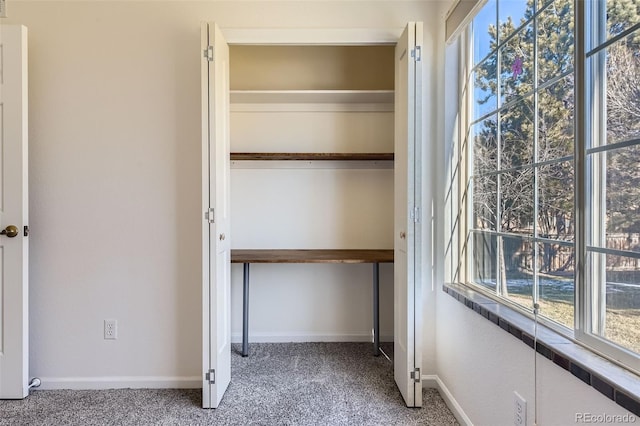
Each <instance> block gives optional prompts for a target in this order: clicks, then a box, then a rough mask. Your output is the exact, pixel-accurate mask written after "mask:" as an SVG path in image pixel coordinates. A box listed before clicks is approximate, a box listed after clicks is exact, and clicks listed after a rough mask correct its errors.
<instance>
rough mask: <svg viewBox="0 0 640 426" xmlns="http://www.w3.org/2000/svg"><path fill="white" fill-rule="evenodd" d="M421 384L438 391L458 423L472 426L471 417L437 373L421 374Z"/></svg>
mask: <svg viewBox="0 0 640 426" xmlns="http://www.w3.org/2000/svg"><path fill="white" fill-rule="evenodd" d="M421 378H422V385H423V386H424V387H426V388H434V389H437V390H438V392H440V396H441V397H442V399H443V400H444V402H445V403H446V404H447V407H449V409H450V410H451V412H452V413H453V415H454V416H455V418H456V420H458V423H460V424H461V425H467V426H473V423H472V422H471V419H470V418H469V417H468V416H467V415H466V413H465V412H464V410H463V409H462V407H461V406H460V404H458V401H456V399H455V398H454V397H453V394H452V393H451V392H450V391H449V388H447V386H446V385H445V384H444V382H443V381H442V380H440V377H438V375H437V374H423V375H422V376H421Z"/></svg>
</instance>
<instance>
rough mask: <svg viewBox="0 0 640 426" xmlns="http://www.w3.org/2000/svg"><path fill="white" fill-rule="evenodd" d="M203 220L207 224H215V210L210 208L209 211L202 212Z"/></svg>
mask: <svg viewBox="0 0 640 426" xmlns="http://www.w3.org/2000/svg"><path fill="white" fill-rule="evenodd" d="M204 220H206V221H207V222H209V223H215V222H216V215H215V209H213V208H210V209H209V210H207V211H206V212H204Z"/></svg>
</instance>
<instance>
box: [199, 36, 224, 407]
mask: <svg viewBox="0 0 640 426" xmlns="http://www.w3.org/2000/svg"><path fill="white" fill-rule="evenodd" d="M201 45H202V68H201V77H202V207H203V209H202V210H203V217H202V220H203V222H202V223H203V228H202V269H203V270H202V278H203V283H202V284H203V285H202V296H203V298H202V302H203V307H202V312H203V324H202V332H203V340H202V342H203V343H202V349H203V350H202V352H203V367H204V369H203V370H204V371H203V375H202V406H203V408H216V407H218V405H219V404H220V401H221V400H222V397H223V395H224V392H225V391H226V390H227V387H228V386H229V383H230V381H231V315H230V314H231V279H230V275H231V244H230V241H231V239H230V235H229V231H230V226H229V202H230V198H229V195H230V194H229V191H230V189H229V176H230V172H229V168H230V164H229V46H228V44H227V42H226V41H225V39H224V37H223V35H222V32H221V31H220V28H218V26H217V25H216V24H203V25H202V42H201Z"/></svg>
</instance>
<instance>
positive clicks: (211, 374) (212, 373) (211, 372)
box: [204, 370, 216, 385]
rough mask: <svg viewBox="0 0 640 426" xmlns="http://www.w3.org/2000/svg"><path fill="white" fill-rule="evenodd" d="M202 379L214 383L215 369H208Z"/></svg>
mask: <svg viewBox="0 0 640 426" xmlns="http://www.w3.org/2000/svg"><path fill="white" fill-rule="evenodd" d="M204 379H205V380H206V381H208V382H209V384H210V385H214V384H215V383H216V370H209V371H207V372H205V373H204Z"/></svg>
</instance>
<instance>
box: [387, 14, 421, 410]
mask: <svg viewBox="0 0 640 426" xmlns="http://www.w3.org/2000/svg"><path fill="white" fill-rule="evenodd" d="M421 50H422V23H421V22H410V23H409V24H407V27H406V28H405V30H404V32H403V33H402V36H401V37H400V40H398V43H397V44H396V54H395V61H396V71H395V81H396V84H395V121H394V126H395V138H394V139H395V141H394V190H393V192H394V232H395V235H394V243H393V247H394V266H393V271H394V278H393V282H394V285H393V289H394V290H393V304H394V309H393V312H394V318H393V327H394V329H393V334H394V336H393V342H394V344H393V375H394V377H395V380H396V384H397V385H398V389H400V393H402V397H403V398H404V401H405V403H406V404H407V406H408V407H421V406H422V380H421V377H420V369H421V364H422V338H421V336H422V291H421V286H422V274H421V260H420V256H421V251H420V244H421V238H420V236H421V233H422V230H421V229H422V228H421V226H420V224H421V222H422V220H421V215H422V211H423V209H422V208H421V191H422V185H421V179H422V177H421V176H422V173H421V163H422V161H421V159H422V149H421V144H422V126H421V122H422V67H421V64H422V57H421Z"/></svg>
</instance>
